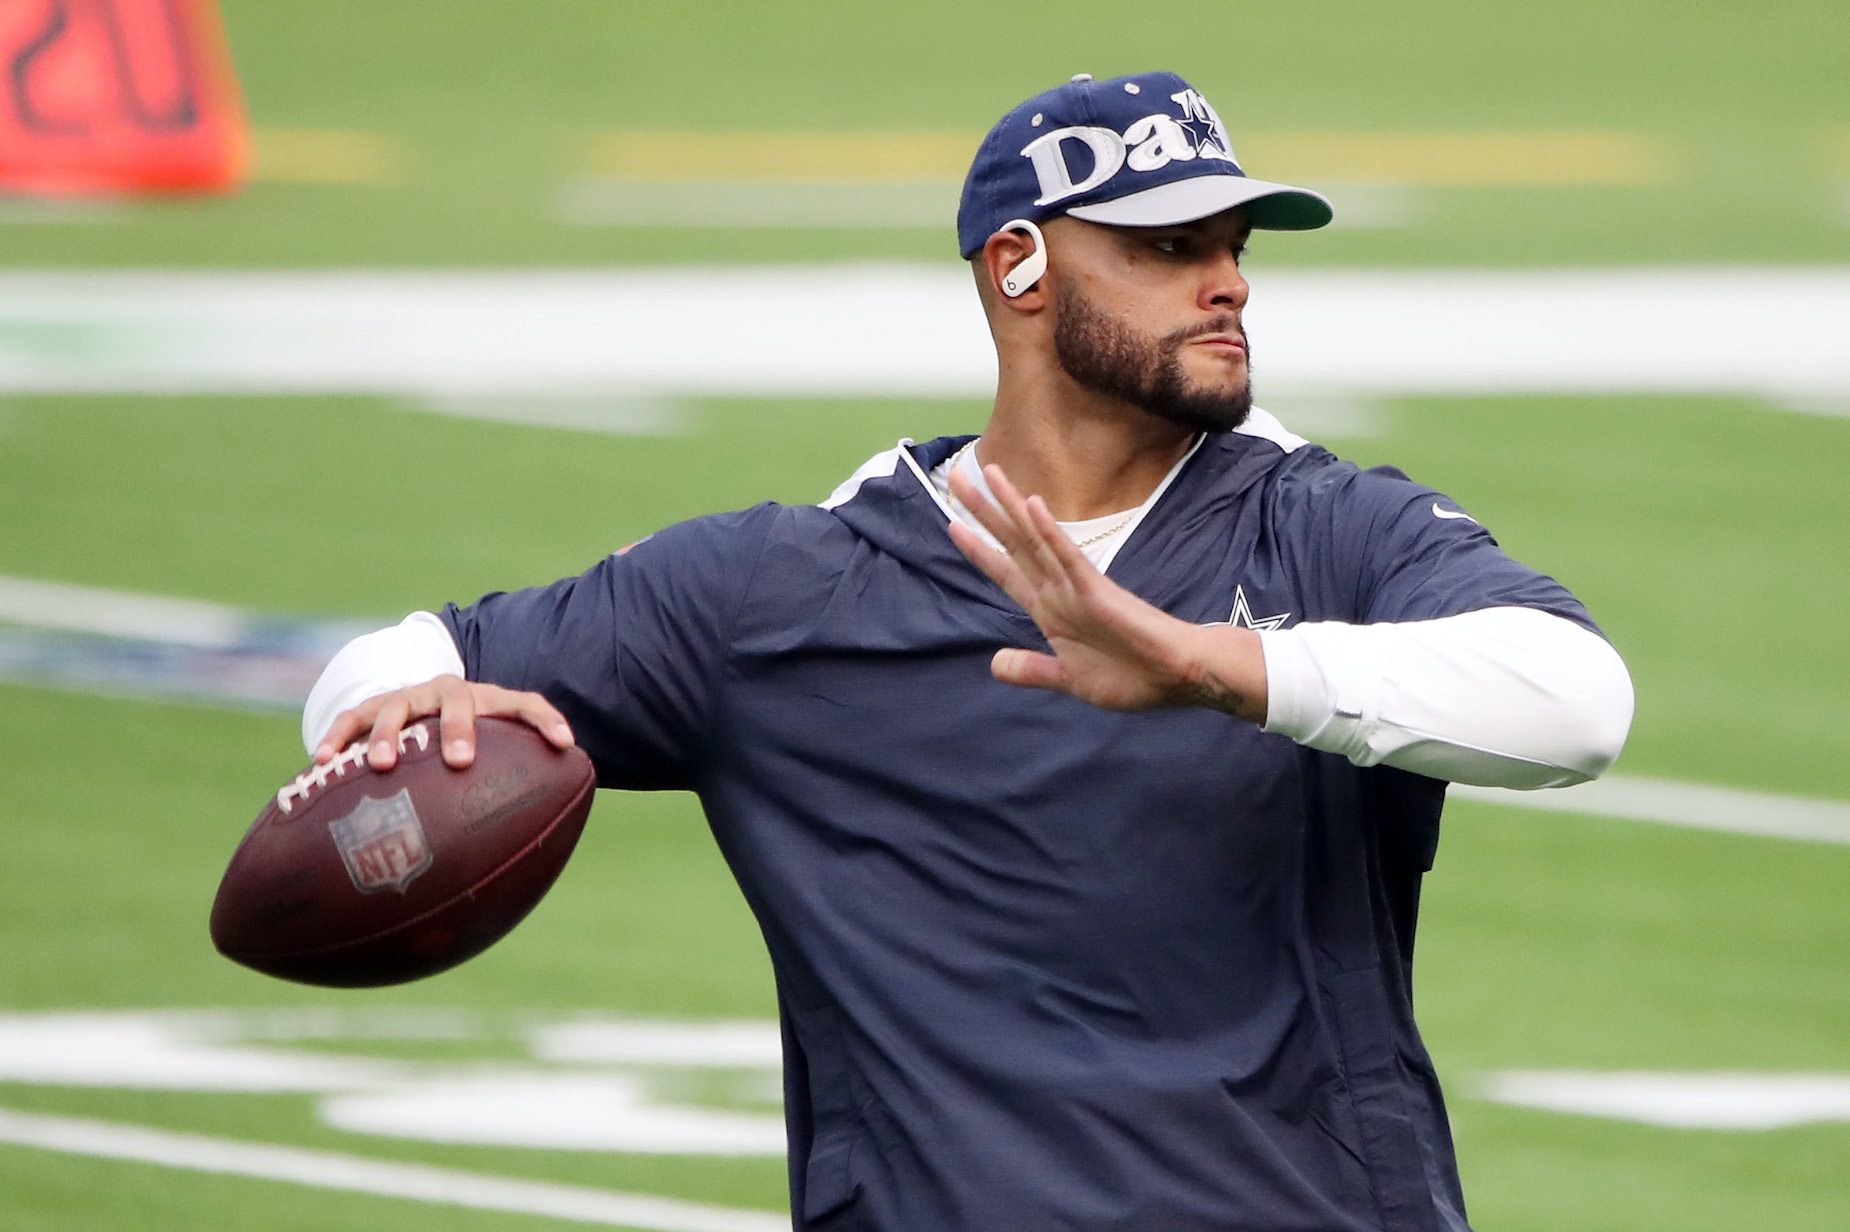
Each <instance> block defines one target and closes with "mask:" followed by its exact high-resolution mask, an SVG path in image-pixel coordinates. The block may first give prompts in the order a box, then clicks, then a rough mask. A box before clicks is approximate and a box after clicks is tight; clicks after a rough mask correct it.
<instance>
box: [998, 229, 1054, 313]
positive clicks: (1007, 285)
mask: <svg viewBox="0 0 1850 1232" xmlns="http://www.w3.org/2000/svg"><path fill="white" fill-rule="evenodd" d="M983 269H984V272H985V274H986V275H987V276H988V279H989V285H990V288H991V289H992V290H993V291H994V292H995V293H996V296H997V298H998V300H999V301H1000V302H1001V303H1004V304H1007V305H1008V306H1009V307H1011V308H1016V309H1019V310H1020V311H1023V312H1036V311H1039V310H1040V309H1041V308H1044V307H1046V305H1047V296H1046V293H1045V292H1044V291H1043V290H1042V289H1041V287H1040V286H1039V285H1038V284H1039V283H1040V281H1041V276H1042V275H1043V274H1045V273H1046V272H1047V239H1046V237H1045V236H1043V235H1042V234H1041V229H1040V228H1039V227H1037V226H1035V225H1034V224H1033V223H1032V222H1029V221H1028V220H1027V219H1025V218H1017V219H1015V220H1014V221H1012V222H1009V223H1006V224H1004V226H1003V227H1002V229H1001V230H999V231H997V232H996V233H995V234H994V235H991V236H990V237H989V239H988V240H987V241H986V242H985V243H984V244H983Z"/></svg>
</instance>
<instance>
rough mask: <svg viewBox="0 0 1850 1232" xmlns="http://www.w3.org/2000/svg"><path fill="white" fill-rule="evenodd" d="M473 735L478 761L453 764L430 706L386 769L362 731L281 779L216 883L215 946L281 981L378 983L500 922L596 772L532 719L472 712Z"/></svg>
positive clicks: (456, 957) (571, 827) (559, 840)
mask: <svg viewBox="0 0 1850 1232" xmlns="http://www.w3.org/2000/svg"><path fill="white" fill-rule="evenodd" d="M475 738H476V744H475V764H474V765H472V766H470V767H469V768H468V769H466V770H453V769H451V768H450V767H449V766H447V765H445V764H444V762H443V758H442V757H441V756H440V755H439V753H438V749H437V720H435V719H425V720H422V721H421V722H418V723H413V724H411V725H410V726H408V727H406V728H405V730H404V733H403V734H402V735H401V736H400V737H399V748H400V749H401V752H400V754H399V759H398V764H397V765H396V766H395V767H393V768H392V769H390V770H387V771H385V772H384V773H380V772H378V771H376V770H374V769H372V768H371V767H370V766H369V765H368V764H367V761H366V746H365V744H364V743H361V744H355V745H352V746H350V747H349V748H347V749H346V750H345V751H343V752H342V753H341V754H340V756H338V757H336V758H335V759H334V760H333V762H331V763H330V764H328V765H326V766H310V767H309V768H308V769H307V770H305V771H303V772H302V773H301V774H299V775H297V776H296V777H295V778H294V779H292V780H290V781H289V782H287V783H285V784H283V786H282V788H281V790H279V791H278V792H277V793H276V794H275V795H274V796H273V797H271V799H270V802H269V804H268V805H267V806H266V807H265V808H264V810H263V812H261V813H259V814H258V815H257V820H256V821H255V822H254V823H252V825H251V828H250V830H249V832H248V833H246V834H245V836H244V841H243V842H241V843H239V844H238V850H237V852H236V853H235V854H233V855H232V857H231V866H230V867H229V868H227V869H226V870H225V877H224V880H223V881H221V882H220V883H219V887H218V898H217V899H216V900H215V901H214V902H213V904H212V941H213V943H214V944H215V945H217V946H218V949H219V952H220V953H222V954H224V955H225V957H227V958H230V959H232V960H234V961H236V962H240V963H243V964H244V965H245V966H247V967H250V968H252V969H254V970H257V971H261V972H263V973H264V974H266V975H274V976H278V977H280V978H282V979H285V980H295V981H298V982H300V983H303V984H320V985H324V986H327V987H333V988H372V987H377V986H379V985H382V984H402V983H405V982H406V981H408V980H416V979H422V978H423V977H425V976H427V975H435V974H436V973H437V972H439V971H445V970H448V969H449V968H450V967H453V966H455V965H456V964H457V963H459V962H462V961H463V960H465V959H468V958H472V957H474V956H475V955H477V954H480V953H481V952H482V951H483V950H485V949H487V948H488V947H489V946H490V945H493V944H494V943H495V942H496V941H498V940H500V939H501V938H502V937H503V936H505V935H506V934H507V931H508V930H509V929H511V928H513V927H514V925H516V924H518V923H519V922H520V921H521V919H522V918H523V917H524V916H525V915H526V914H527V912H529V911H531V910H532V909H533V907H534V904H536V903H538V902H539V901H540V898H541V897H542V896H544V895H545V893H546V891H547V890H548V889H550V888H551V886H552V883H553V881H554V879H555V878H557V877H558V875H559V870H560V869H562V868H564V867H565V861H566V858H567V857H568V856H570V855H571V854H572V848H573V846H574V845H576V844H577V842H578V836H579V834H580V833H582V832H583V830H584V826H585V817H586V816H587V815H588V814H589V813H590V811H591V796H592V789H593V788H594V787H595V786H596V776H595V774H594V773H593V771H592V769H591V759H590V758H588V757H586V756H585V755H584V753H582V752H581V751H579V750H578V749H568V750H565V751H563V752H562V751H560V750H558V749H555V748H553V747H552V746H551V745H550V744H548V743H547V742H546V740H545V738H544V737H542V736H541V735H540V734H539V733H538V732H536V731H534V730H533V729H532V728H530V727H528V726H527V725H526V724H524V723H515V722H511V721H508V720H504V719H477V720H476V725H475Z"/></svg>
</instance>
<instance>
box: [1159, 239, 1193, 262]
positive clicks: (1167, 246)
mask: <svg viewBox="0 0 1850 1232" xmlns="http://www.w3.org/2000/svg"><path fill="white" fill-rule="evenodd" d="M1156 251H1158V252H1160V253H1163V254H1164V255H1166V256H1171V257H1173V256H1178V255H1180V254H1181V253H1184V252H1187V251H1188V241H1187V240H1186V239H1183V238H1182V237H1181V236H1168V237H1165V238H1163V239H1160V240H1157V241H1156Z"/></svg>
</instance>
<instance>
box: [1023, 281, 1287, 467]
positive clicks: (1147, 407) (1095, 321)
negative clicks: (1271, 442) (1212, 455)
mask: <svg viewBox="0 0 1850 1232" xmlns="http://www.w3.org/2000/svg"><path fill="white" fill-rule="evenodd" d="M1054 305H1055V309H1054V310H1055V312H1056V313H1057V314H1058V315H1057V317H1056V319H1055V321H1054V328H1053V345H1054V354H1055V355H1056V356H1057V357H1058V359H1059V361H1060V367H1062V368H1064V369H1065V370H1066V374H1067V375H1068V376H1070V377H1072V378H1073V379H1074V380H1075V381H1077V382H1079V384H1081V385H1083V386H1084V387H1085V388H1087V389H1089V390H1091V391H1092V392H1094V393H1100V394H1107V395H1109V396H1111V397H1114V398H1121V399H1123V400H1124V401H1126V402H1128V403H1130V404H1131V405H1132V406H1135V407H1138V408H1139V409H1141V410H1143V411H1146V412H1148V413H1149V414H1151V415H1155V416H1156V417H1157V418H1159V419H1166V420H1168V421H1169V422H1170V423H1174V424H1180V425H1181V426H1182V427H1184V428H1187V429H1189V430H1190V431H1194V432H1231V431H1232V430H1233V429H1235V428H1237V427H1239V426H1240V425H1241V424H1243V423H1245V422H1246V416H1247V414H1248V412H1250V411H1251V410H1252V409H1253V387H1252V382H1251V381H1250V380H1246V381H1241V382H1240V383H1239V385H1237V386H1235V387H1233V388H1231V389H1228V388H1220V389H1212V388H1209V389H1203V388H1196V387H1191V386H1190V384H1189V380H1188V375H1187V374H1186V373H1184V372H1183V371H1182V359H1181V351H1182V347H1183V346H1184V345H1185V344H1186V343H1187V342H1188V340H1189V339H1191V338H1198V337H1200V336H1201V335H1203V334H1219V333H1225V334H1238V335H1239V336H1240V337H1242V338H1244V337H1245V334H1244V332H1243V331H1242V330H1241V329H1240V324H1239V318H1238V317H1235V316H1234V315H1233V314H1231V313H1227V314H1224V315H1222V316H1219V317H1216V318H1215V319H1214V320H1212V321H1209V322H1207V323H1205V324H1202V325H1196V326H1190V327H1188V328H1185V329H1178V330H1175V331H1173V332H1172V333H1168V334H1165V335H1163V337H1161V338H1156V339H1152V338H1150V337H1148V336H1145V335H1142V334H1138V333H1135V332H1133V331H1132V330H1131V329H1130V327H1128V326H1126V325H1122V324H1120V323H1119V322H1117V321H1114V320H1112V319H1111V318H1110V317H1108V316H1106V315H1105V314H1104V313H1102V312H1100V311H1099V310H1098V309H1097V308H1096V307H1095V306H1094V305H1093V303H1092V301H1091V300H1089V299H1087V298H1086V297H1085V296H1084V295H1082V294H1081V293H1080V292H1079V290H1078V289H1077V288H1076V287H1074V286H1072V285H1071V284H1070V283H1067V284H1063V285H1062V286H1061V287H1060V290H1059V292H1058V293H1057V295H1056V296H1055V300H1054ZM1247 354H1248V355H1249V356H1250V355H1251V354H1252V352H1251V350H1250V348H1249V349H1248V351H1247ZM1249 362H1250V360H1249Z"/></svg>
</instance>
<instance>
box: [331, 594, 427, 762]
mask: <svg viewBox="0 0 1850 1232" xmlns="http://www.w3.org/2000/svg"><path fill="white" fill-rule="evenodd" d="M462 674H463V661H462V655H460V654H458V653H457V651H456V643H455V642H454V641H453V640H452V639H451V638H450V630H449V627H448V626H447V625H445V624H444V623H443V622H442V621H441V620H439V619H437V617H436V616H435V615H433V614H432V613H430V612H413V613H411V615H409V616H407V617H405V618H404V620H402V621H400V622H399V623H398V624H395V625H393V626H392V627H391V628H389V629H381V630H379V631H378V632H377V633H368V634H365V635H363V636H361V637H356V638H354V639H353V640H352V641H351V642H348V643H347V644H346V645H345V646H342V647H341V648H340V651H339V653H337V654H336V655H335V656H334V658H333V659H332V660H330V661H329V663H328V665H327V666H326V667H324V668H323V669H321V678H320V679H318V680H316V681H315V687H314V688H312V689H310V690H309V693H308V701H307V703H306V704H304V706H303V707H302V745H303V747H304V748H306V749H307V750H308V752H309V754H310V755H311V756H312V755H313V754H314V752H315V746H316V745H318V744H320V743H321V737H322V736H324V735H326V734H327V730H328V728H330V727H332V726H334V720H335V719H337V718H339V717H340V714H341V712H342V711H345V710H351V709H353V708H354V707H355V706H357V705H359V704H360V703H361V702H363V701H365V700H366V699H367V698H369V697H377V696H379V694H381V693H390V692H391V691H392V690H393V689H402V688H405V687H406V686H408V685H414V684H423V683H424V682H425V681H426V680H434V679H436V678H437V677H438V676H461V675H462Z"/></svg>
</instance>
